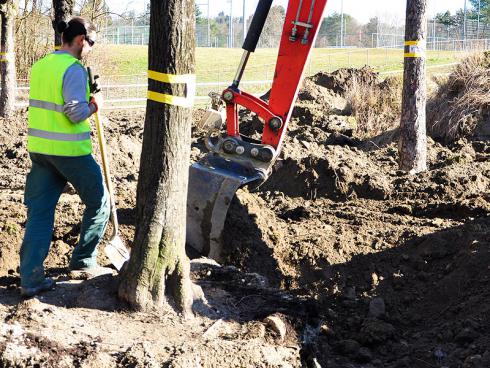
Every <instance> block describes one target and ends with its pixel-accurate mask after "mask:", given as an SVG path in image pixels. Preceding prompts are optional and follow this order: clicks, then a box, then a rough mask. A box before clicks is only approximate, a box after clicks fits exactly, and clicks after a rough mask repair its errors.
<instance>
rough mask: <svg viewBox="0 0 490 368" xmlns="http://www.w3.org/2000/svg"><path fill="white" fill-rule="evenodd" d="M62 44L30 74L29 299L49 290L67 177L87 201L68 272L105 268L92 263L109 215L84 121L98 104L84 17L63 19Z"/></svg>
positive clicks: (91, 38) (25, 287)
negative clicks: (49, 261)
mask: <svg viewBox="0 0 490 368" xmlns="http://www.w3.org/2000/svg"><path fill="white" fill-rule="evenodd" d="M58 30H59V31H60V32H61V34H62V40H63V45H62V46H61V48H60V50H58V51H55V52H53V53H51V54H49V55H47V56H45V57H44V58H42V59H41V60H39V61H37V62H36V63H35V64H34V65H33V67H32V71H31V80H30V94H29V117H28V120H29V123H28V141H27V148H28V151H29V156H30V158H31V161H32V168H31V171H30V172H29V174H28V175H27V180H26V187H25V195H24V202H25V204H26V206H27V222H26V230H25V235H24V241H23V243H22V247H21V251H20V277H21V294H22V295H23V296H25V297H30V296H33V295H36V294H38V293H39V292H42V291H46V290H50V289H52V288H54V286H55V281H54V280H53V279H52V278H46V276H45V272H44V265H43V263H44V260H45V259H46V257H47V255H48V252H49V248H50V244H51V238H52V233H53V226H54V214H55V208H56V204H57V202H58V200H59V198H60V195H61V193H62V191H63V188H64V187H65V185H66V183H67V182H70V183H71V184H72V185H73V187H74V188H75V189H76V191H77V192H78V195H79V196H80V198H81V199H82V201H83V203H84V204H85V206H86V208H85V213H84V215H83V219H82V224H81V230H80V238H79V242H78V244H77V246H76V247H75V249H74V251H73V254H72V258H71V261H70V269H71V270H81V271H83V272H87V273H88V274H91V275H99V274H104V273H109V272H110V269H106V268H104V267H100V266H98V265H97V259H96V258H97V245H98V244H99V241H100V239H101V238H102V236H103V234H104V231H105V228H106V225H107V222H108V219H109V213H110V211H109V203H108V202H109V200H108V195H107V190H106V188H105V186H104V183H103V179H102V174H101V170H100V167H99V165H98V164H97V163H96V161H95V160H94V158H93V157H92V154H91V153H92V144H91V139H90V123H89V121H88V118H89V116H90V115H92V114H93V113H95V112H96V111H97V110H98V108H99V105H100V103H101V101H100V98H97V100H96V99H95V98H91V97H90V89H89V83H88V76H87V71H86V70H85V68H84V67H83V65H82V64H81V62H80V60H81V59H82V57H83V56H85V55H86V54H88V53H89V52H90V51H91V49H92V46H93V45H94V43H95V36H96V32H95V27H94V26H93V25H92V24H91V23H90V22H88V21H86V20H85V19H83V18H80V17H75V18H73V19H71V20H70V21H69V22H68V23H66V22H60V24H59V25H58Z"/></svg>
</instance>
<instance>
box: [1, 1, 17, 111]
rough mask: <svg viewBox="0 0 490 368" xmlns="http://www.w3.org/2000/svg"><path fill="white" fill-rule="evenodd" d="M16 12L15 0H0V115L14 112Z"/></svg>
mask: <svg viewBox="0 0 490 368" xmlns="http://www.w3.org/2000/svg"><path fill="white" fill-rule="evenodd" d="M17 13H18V1H17V0H0V15H1V20H2V26H1V36H0V45H1V55H0V60H1V62H0V76H1V79H2V81H1V83H0V86H1V88H2V90H1V92H0V116H2V117H10V116H12V115H13V114H14V112H15V98H16V87H17V75H16V71H15V54H14V51H15V38H14V37H15V18H16V16H17Z"/></svg>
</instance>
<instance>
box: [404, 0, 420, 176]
mask: <svg viewBox="0 0 490 368" xmlns="http://www.w3.org/2000/svg"><path fill="white" fill-rule="evenodd" d="M426 11H427V6H426V0H408V1H407V15H406V25H405V43H406V46H405V67H404V69H405V70H404V74H403V97H402V117H401V125H400V142H399V153H400V169H401V170H404V171H409V172H411V173H418V172H421V171H425V170H427V136H426V122H425V107H426V103H427V85H426V80H425V49H426V37H427V13H426Z"/></svg>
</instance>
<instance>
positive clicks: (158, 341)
mask: <svg viewBox="0 0 490 368" xmlns="http://www.w3.org/2000/svg"><path fill="white" fill-rule="evenodd" d="M346 73H347V72H345V71H343V72H342V73H340V75H338V76H335V75H334V76H332V75H326V74H325V75H317V76H314V77H312V78H311V79H308V80H307V81H306V82H305V86H304V88H303V89H302V91H301V92H300V100H299V102H298V104H297V106H296V108H295V112H294V114H293V118H292V121H291V123H290V125H289V134H288V137H287V139H286V142H285V144H284V149H283V152H282V155H281V159H280V160H279V161H277V162H276V164H275V167H274V170H273V174H272V175H271V177H270V178H269V180H268V181H267V182H266V183H264V184H263V185H262V186H261V187H260V188H258V189H257V190H256V191H254V192H250V191H249V190H248V189H246V188H244V189H241V190H239V191H238V193H237V196H236V197H235V198H234V200H233V202H232V205H231V208H230V211H229V216H228V218H227V222H226V229H227V232H226V235H225V239H224V245H225V255H224V256H225V262H224V265H223V266H222V267H220V266H217V265H215V264H212V263H210V262H208V261H206V262H194V263H193V278H194V280H195V281H196V282H198V283H199V284H200V285H201V286H202V287H203V290H204V294H205V295H206V298H207V303H206V304H203V305H201V306H197V309H196V312H197V315H198V317H197V318H195V319H193V320H190V321H185V320H183V319H182V318H181V317H180V316H178V315H176V314H175V313H174V312H173V311H172V310H170V309H169V310H168V311H164V312H161V313H155V314H141V313H131V312H128V310H127V306H126V305H124V304H121V303H120V302H118V300H117V298H116V292H115V290H116V285H117V278H116V277H110V276H105V278H104V277H102V278H98V279H93V280H88V281H81V280H70V279H69V278H68V276H67V272H66V268H65V267H66V266H67V263H68V261H69V256H70V253H71V249H72V247H73V246H74V244H75V243H76V238H77V234H78V222H79V220H80V215H81V213H82V210H83V206H82V205H81V204H80V203H79V200H78V197H77V196H76V194H75V193H74V192H73V191H72V190H70V188H67V192H66V193H65V194H63V196H62V198H61V200H60V204H59V208H58V211H57V218H56V230H55V233H54V236H53V246H52V249H51V253H50V256H49V257H48V260H47V262H46V266H47V268H48V271H49V273H50V274H51V275H53V276H54V277H56V278H58V281H60V284H59V286H58V288H57V289H56V290H55V291H52V292H48V293H46V294H45V295H43V296H42V297H40V298H38V299H32V300H30V301H24V302H21V300H20V298H19V297H18V291H17V287H16V286H17V285H18V282H19V280H18V252H19V247H20V244H21V241H22V236H23V226H24V221H25V209H24V206H23V205H22V191H23V184H24V180H25V174H26V172H27V170H28V168H29V165H30V163H29V160H28V156H27V153H26V151H25V138H26V137H25V115H24V114H19V116H18V117H17V118H16V119H14V120H12V121H9V122H2V124H1V127H0V142H1V143H0V150H1V151H2V152H3V154H2V155H1V159H0V160H1V161H0V189H1V192H0V196H1V198H2V200H1V204H0V229H1V233H0V254H1V256H0V316H1V317H2V319H3V323H2V324H1V325H0V327H1V330H2V334H0V336H1V337H0V366H2V365H3V366H19V367H21V366H32V365H34V364H39V365H40V366H47V367H48V366H53V367H54V366H80V367H112V366H117V367H153V366H155V367H156V366H166V367H167V366H168V367H170V366H171V367H194V366H195V367H201V366H202V367H300V366H305V367H318V366H321V367H328V368H332V367H333V368H336V367H337V368H346V367H352V368H361V367H363V368H373V367H376V368H377V367H386V368H398V367H400V368H401V367H407V368H408V367H410V368H412V367H416V368H418V367H420V368H426V367H429V368H430V367H450V368H453V367H454V368H456V367H464V368H469V367H475V368H476V367H481V368H486V367H490V348H489V347H490V333H489V331H490V317H489V316H490V307H489V304H488V300H489V297H490V296H489V290H490V288H489V282H490V280H489V277H490V266H489V265H490V240H489V239H490V236H489V233H490V217H489V210H490V194H489V189H490V163H489V157H490V143H489V142H488V141H485V140H478V139H477V140H470V139H469V138H467V139H461V140H460V141H457V142H455V143H452V144H451V145H450V146H443V145H441V144H439V143H436V142H434V141H432V140H430V139H429V163H428V164H429V170H428V171H427V172H425V173H422V174H420V175H418V176H409V175H407V174H405V173H403V172H400V171H398V166H397V146H396V142H395V141H394V137H396V134H395V133H394V132H386V133H385V134H383V135H381V136H378V137H373V138H370V139H369V140H361V139H359V138H358V137H356V134H355V127H353V126H351V125H349V124H350V121H349V117H350V112H349V111H348V109H347V108H346V104H345V100H344V99H343V97H342V91H343V90H345V89H346V88H348V83H349V80H350V78H349V75H348V74H346ZM350 73H351V74H352V73H353V71H351V72H350ZM363 73H364V72H363ZM368 82H369V81H368ZM373 83H374V82H373ZM200 114H201V112H200V111H196V119H197V117H198V116H199V115H200ZM243 115H244V117H248V119H245V120H246V121H245V123H244V126H243V131H244V132H246V133H247V134H248V135H251V136H254V135H255V136H257V135H258V133H259V132H260V125H259V123H260V122H259V121H258V120H256V119H254V117H252V116H249V115H248V114H246V113H243ZM334 116H335V118H333V117H334ZM108 117H109V120H108V124H107V130H108V136H109V146H110V148H111V151H112V156H113V161H112V165H113V172H114V173H115V176H116V178H115V182H116V186H115V187H116V192H117V193H116V196H117V204H118V208H119V216H120V219H121V223H122V235H123V238H124V240H125V241H126V242H127V243H128V244H131V241H132V236H133V233H134V221H135V218H134V206H135V191H136V183H137V178H138V174H137V173H138V167H139V156H140V151H141V147H140V145H141V136H142V127H143V119H144V113H143V112H142V111H134V112H112V113H110V114H108ZM337 117H340V118H337ZM335 119H337V120H335ZM201 138H202V133H199V132H197V131H196V132H195V134H194V138H193V151H192V157H193V159H194V160H196V159H197V158H198V157H200V156H202V155H203V150H202V149H203V144H202V140H201ZM472 139H473V138H472ZM100 260H101V262H102V263H104V262H105V261H106V260H105V259H104V258H103V256H101V258H100ZM268 316H276V317H277V319H278V320H280V321H282V322H281V323H282V327H281V326H279V327H278V326H273V327H271V324H270V323H269V322H264V318H266V317H268ZM282 328H283V329H284V331H285V334H284V336H281V334H280V333H279V332H280V331H283V330H282ZM278 331H279V332H278Z"/></svg>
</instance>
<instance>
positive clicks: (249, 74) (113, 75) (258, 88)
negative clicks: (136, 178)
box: [88, 45, 463, 98]
mask: <svg viewBox="0 0 490 368" xmlns="http://www.w3.org/2000/svg"><path fill="white" fill-rule="evenodd" d="M242 52H243V50H242V49H227V48H198V49H197V50H196V74H197V81H198V83H211V82H219V83H220V84H219V85H216V84H213V85H205V86H199V87H198V90H197V95H198V96H206V95H207V93H208V92H209V91H211V90H212V91H220V90H221V89H223V88H224V87H226V86H227V85H229V84H230V82H231V81H232V80H233V77H234V75H235V72H236V68H237V66H238V63H239V61H240V58H241V55H242ZM147 54H148V48H147V46H131V45H97V47H96V49H95V50H94V53H93V54H92V56H91V60H89V61H88V62H89V64H90V65H95V66H96V69H97V70H98V73H99V74H100V75H101V77H102V79H101V81H102V84H135V83H141V84H144V83H146V71H147ZM462 55H463V54H462V53H455V52H450V51H429V52H428V58H427V63H428V66H429V67H430V69H429V70H430V71H431V72H432V70H434V72H437V73H440V72H444V71H447V70H449V68H448V67H445V68H441V69H439V68H437V69H432V68H433V67H437V65H444V64H449V63H453V62H456V61H458V60H459V59H460V57H461V56H462ZM276 58H277V49H258V50H257V51H256V52H255V53H254V54H253V55H252V56H251V58H250V61H249V64H248V66H247V69H246V71H245V75H244V78H243V82H244V83H246V82H247V81H264V80H271V79H272V77H273V73H274V66H275V62H276ZM365 65H370V66H371V67H373V68H374V69H376V70H377V71H379V72H381V73H382V74H391V72H394V71H399V70H401V69H403V54H402V51H401V50H394V49H325V48H322V49H320V48H318V49H313V54H312V57H311V60H310V62H309V63H308V65H307V66H306V75H312V74H315V73H317V72H319V71H333V70H336V69H339V68H342V67H356V68H360V67H363V66H365ZM109 76H110V77H109ZM242 87H243V88H244V89H246V90H247V91H250V92H262V91H265V90H266V89H267V88H268V87H269V83H254V84H251V85H248V86H246V85H244V84H242ZM145 91H146V89H145V88H141V91H135V90H134V89H130V90H127V91H123V90H121V89H120V90H119V92H118V95H117V96H118V97H119V98H131V97H136V95H137V96H139V95H140V94H141V97H144V95H145Z"/></svg>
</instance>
